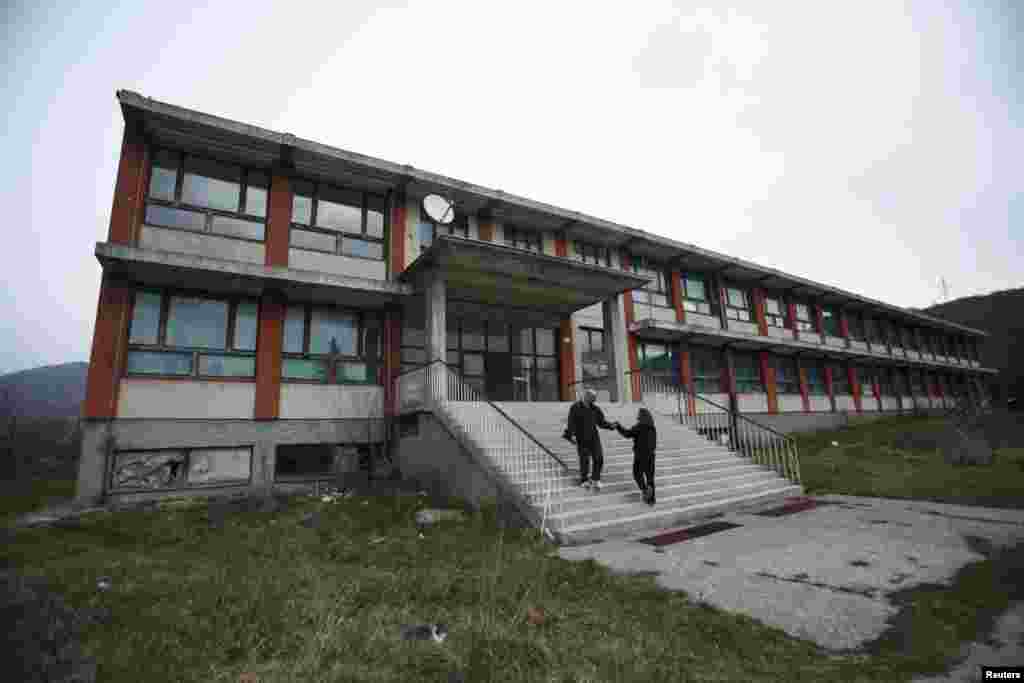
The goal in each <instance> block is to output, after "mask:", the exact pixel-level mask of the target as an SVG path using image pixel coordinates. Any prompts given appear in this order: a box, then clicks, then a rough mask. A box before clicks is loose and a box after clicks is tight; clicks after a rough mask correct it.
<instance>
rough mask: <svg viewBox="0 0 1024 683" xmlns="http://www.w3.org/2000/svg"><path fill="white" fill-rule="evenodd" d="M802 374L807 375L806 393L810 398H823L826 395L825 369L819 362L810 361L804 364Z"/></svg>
mask: <svg viewBox="0 0 1024 683" xmlns="http://www.w3.org/2000/svg"><path fill="white" fill-rule="evenodd" d="M804 372H805V373H806V375H807V393H808V394H809V395H811V396H824V395H825V394H827V393H828V390H827V389H826V388H825V369H824V367H822V365H821V363H820V362H816V361H810V362H807V363H805V364H804Z"/></svg>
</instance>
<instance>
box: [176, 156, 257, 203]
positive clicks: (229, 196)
mask: <svg viewBox="0 0 1024 683" xmlns="http://www.w3.org/2000/svg"><path fill="white" fill-rule="evenodd" d="M241 175H242V171H241V169H240V168H239V167H238V166H229V165H228V164H221V163H218V162H216V161H209V160H207V159H198V158H196V157H186V158H185V181H184V184H183V185H182V188H181V201H183V202H185V203H186V204H193V205H195V206H207V207H209V208H211V209H220V210H221V211H238V204H239V200H240V199H241V196H242V187H241V183H240V181H241Z"/></svg>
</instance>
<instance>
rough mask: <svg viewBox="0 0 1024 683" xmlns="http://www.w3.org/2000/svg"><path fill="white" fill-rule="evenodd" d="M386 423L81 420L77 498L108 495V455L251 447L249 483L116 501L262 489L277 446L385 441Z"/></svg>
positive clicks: (94, 498)
mask: <svg viewBox="0 0 1024 683" xmlns="http://www.w3.org/2000/svg"><path fill="white" fill-rule="evenodd" d="M384 432H385V430H384V422H383V421H382V420H359V419H350V420H261V421H256V420H169V419H155V420H148V419H115V420H109V421H102V420H84V421H83V422H82V454H81V459H80V461H79V470H78V491H77V495H76V498H77V499H78V500H80V501H83V502H96V501H98V500H99V499H100V498H101V497H102V496H103V495H104V493H105V492H107V491H108V482H107V477H108V471H109V468H110V466H111V464H112V463H111V462H110V459H109V457H108V455H109V454H116V453H118V452H121V451H151V450H165V449H194V448H250V449H252V463H251V470H252V475H251V479H250V481H249V482H247V483H244V484H241V485H239V484H230V485H225V486H214V487H209V486H205V487H202V488H196V487H184V488H176V489H156V490H153V491H145V492H141V493H131V494H127V493H125V494H120V493H114V494H111V495H115V496H117V497H122V496H128V495H130V496H131V497H132V498H136V499H137V498H140V497H141V498H147V497H148V498H160V497H166V496H169V495H217V494H220V493H224V492H239V491H240V492H243V493H244V492H245V491H247V490H251V491H263V490H265V489H266V488H267V487H268V486H272V485H273V472H274V463H275V453H276V448H277V446H279V445H287V444H321V443H328V444H366V443H381V442H383V440H384Z"/></svg>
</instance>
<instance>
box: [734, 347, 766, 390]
mask: <svg viewBox="0 0 1024 683" xmlns="http://www.w3.org/2000/svg"><path fill="white" fill-rule="evenodd" d="M732 362H733V368H734V369H735V370H736V393H738V394H760V393H764V384H763V383H762V382H761V368H760V367H759V365H758V362H757V356H755V355H754V354H752V353H740V352H736V353H734V354H733V359H732Z"/></svg>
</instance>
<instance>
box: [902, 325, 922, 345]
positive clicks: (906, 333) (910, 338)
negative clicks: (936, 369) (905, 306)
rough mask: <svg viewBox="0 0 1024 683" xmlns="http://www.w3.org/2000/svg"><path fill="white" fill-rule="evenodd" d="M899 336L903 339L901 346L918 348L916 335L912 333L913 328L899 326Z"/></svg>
mask: <svg viewBox="0 0 1024 683" xmlns="http://www.w3.org/2000/svg"><path fill="white" fill-rule="evenodd" d="M900 337H902V339H903V346H904V347H905V348H908V349H910V350H911V351H917V350H918V345H917V335H916V334H914V330H912V329H910V328H909V327H904V328H901V329H900Z"/></svg>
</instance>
